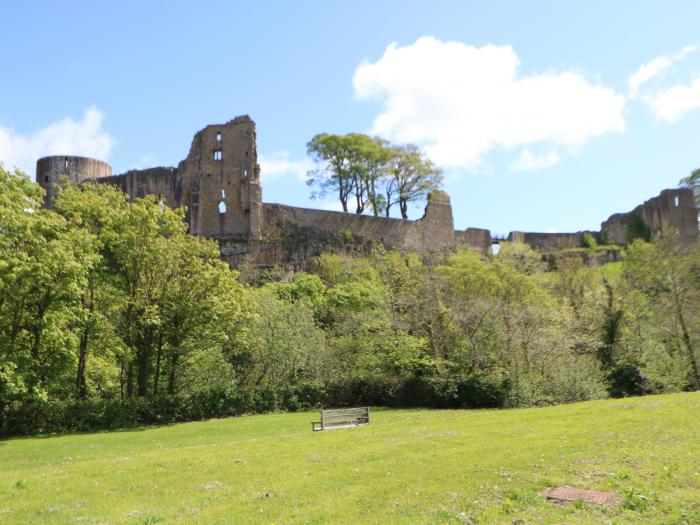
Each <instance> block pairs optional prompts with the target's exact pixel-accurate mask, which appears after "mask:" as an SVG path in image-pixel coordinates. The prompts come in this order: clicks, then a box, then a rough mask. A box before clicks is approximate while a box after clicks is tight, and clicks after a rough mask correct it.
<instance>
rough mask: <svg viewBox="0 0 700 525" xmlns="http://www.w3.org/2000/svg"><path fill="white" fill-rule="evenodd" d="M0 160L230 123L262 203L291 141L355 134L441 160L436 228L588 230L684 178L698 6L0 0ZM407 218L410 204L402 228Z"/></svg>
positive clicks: (177, 144)
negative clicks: (243, 125)
mask: <svg viewBox="0 0 700 525" xmlns="http://www.w3.org/2000/svg"><path fill="white" fill-rule="evenodd" d="M0 19H2V21H3V30H2V32H0V64H2V67H3V70H4V71H5V75H4V79H3V82H2V83H0V161H4V163H5V164H6V165H13V164H16V165H18V166H20V167H21V168H24V169H25V170H27V171H28V172H29V173H31V174H33V171H34V162H35V160H36V158H38V157H39V156H43V155H47V154H60V153H69V154H83V155H87V156H98V157H100V158H104V159H105V160H107V161H108V162H110V163H111V164H112V166H113V169H114V172H115V173H120V172H123V171H126V170H127V169H131V168H145V167H150V166H157V165H177V163H178V162H179V161H180V160H181V159H183V158H184V157H185V156H186V154H187V151H188V149H189V145H190V141H191V139H192V136H193V134H194V133H195V132H196V131H197V130H199V129H201V128H202V127H204V126H205V125H207V124H210V123H219V122H225V121H227V120H229V119H231V118H233V117H234V116H236V115H240V114H249V115H250V116H251V117H252V118H253V119H254V120H255V121H256V123H257V126H258V153H259V155H260V157H261V165H262V168H263V196H264V199H265V201H267V202H281V203H285V204H291V205H298V206H309V207H326V208H329V209H331V208H333V206H334V204H333V203H331V202H317V201H311V200H310V199H309V189H308V188H307V187H306V185H305V184H304V183H303V180H302V178H303V173H304V172H305V170H306V169H307V168H308V166H309V159H308V158H307V156H306V147H305V145H306V142H308V140H309V139H310V138H311V137H312V136H313V135H314V134H316V133H318V132H322V131H326V132H332V133H347V132H371V133H380V134H381V135H382V136H385V137H386V138H389V139H392V140H394V141H397V142H400V141H410V142H414V143H417V144H419V145H420V146H422V147H424V148H425V150H426V152H427V153H428V154H429V155H430V156H431V157H432V158H433V160H435V161H436V162H438V163H439V164H440V165H441V166H443V167H444V169H445V173H446V185H445V186H446V189H447V191H448V192H449V193H450V195H451V198H452V204H453V209H454V218H455V225H456V226H457V227H458V228H465V227H467V226H475V227H484V228H489V229H491V230H492V231H493V232H494V233H506V232H508V231H511V230H525V231H547V230H556V231H576V230H580V229H596V228H598V226H599V224H600V222H601V221H602V220H604V219H605V218H607V217H608V215H610V214H611V213H614V212H621V211H628V210H630V209H632V208H633V207H634V206H636V205H637V204H639V203H641V202H642V201H644V200H645V199H647V198H649V197H652V196H655V195H657V194H658V193H659V191H660V190H662V189H664V188H667V187H674V186H676V185H677V183H678V180H679V179H680V178H681V177H684V176H686V175H687V174H688V173H689V172H690V171H691V170H692V169H694V168H697V167H700V49H698V50H696V49H695V46H696V45H698V44H700V33H698V29H697V21H698V20H700V3H698V2H691V1H688V2H664V3H661V2H640V1H636V2H624V1H620V2H595V1H586V2H535V1H531V2H488V3H487V2H480V3H476V2H466V1H459V2H440V1H431V2H411V1H402V2H390V1H386V2H379V1H376V0H375V1H371V2H370V1H353V2H328V1H325V2H320V1H319V2H312V1H303V2H259V3H257V2H246V3H242V2H241V3H237V2H199V3H197V4H195V3H193V2H176V1H168V2H157V1H151V2H128V1H122V2H118V3H117V2H111V3H110V2H70V1H68V2H61V3H58V2H42V1H35V2H31V3H29V2H10V1H3V2H0ZM420 214H421V210H419V209H416V210H413V211H412V215H413V217H418V216H420Z"/></svg>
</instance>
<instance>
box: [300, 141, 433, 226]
mask: <svg viewBox="0 0 700 525" xmlns="http://www.w3.org/2000/svg"><path fill="white" fill-rule="evenodd" d="M307 149H308V153H309V155H311V156H312V157H313V159H314V160H315V161H316V163H317V165H318V167H317V168H316V169H315V170H313V171H311V172H309V179H308V181H307V183H308V184H309V186H314V187H315V188H316V190H315V191H314V192H313V193H312V194H311V196H312V198H316V197H320V198H322V197H325V196H326V195H328V194H336V195H337V196H338V200H339V201H340V203H341V205H342V207H343V211H345V212H347V211H348V207H349V206H352V205H353V204H354V205H355V213H363V212H364V211H365V209H369V210H371V212H372V213H373V214H374V215H375V216H378V215H380V214H384V215H386V216H387V217H389V215H390V213H391V208H392V207H393V206H398V207H399V210H400V213H401V216H402V217H403V218H404V219H406V218H408V206H409V204H410V203H412V202H416V201H419V200H422V199H424V198H425V197H426V196H427V195H428V193H429V192H431V191H432V190H435V189H438V188H439V187H440V184H441V183H442V171H441V170H440V169H439V168H437V167H436V166H435V165H434V164H433V163H432V161H430V159H428V158H427V157H426V156H425V154H424V153H422V152H421V150H420V149H419V148H417V147H416V146H413V145H410V144H409V145H402V146H396V145H391V144H389V143H388V142H387V141H385V140H383V139H381V138H379V137H369V136H367V135H363V134H360V133H348V134H347V135H331V134H328V133H320V134H318V135H316V136H314V137H313V138H312V139H311V140H310V141H309V143H308V144H307ZM353 201H354V203H353Z"/></svg>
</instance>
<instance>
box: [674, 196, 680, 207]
mask: <svg viewBox="0 0 700 525" xmlns="http://www.w3.org/2000/svg"><path fill="white" fill-rule="evenodd" d="M673 205H674V206H675V207H676V208H678V207H679V206H680V205H681V199H680V197H679V196H678V195H676V196H675V197H674V198H673Z"/></svg>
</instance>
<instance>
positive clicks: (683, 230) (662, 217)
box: [600, 188, 698, 246]
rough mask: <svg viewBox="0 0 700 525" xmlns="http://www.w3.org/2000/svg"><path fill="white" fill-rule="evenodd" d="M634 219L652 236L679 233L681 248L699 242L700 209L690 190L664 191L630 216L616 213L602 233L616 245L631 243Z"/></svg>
mask: <svg viewBox="0 0 700 525" xmlns="http://www.w3.org/2000/svg"><path fill="white" fill-rule="evenodd" d="M633 215H636V216H637V217H639V218H641V219H643V220H644V222H645V223H646V225H647V226H648V227H649V229H650V232H651V234H652V235H659V234H660V233H662V232H676V233H677V234H678V238H679V241H680V242H681V244H683V245H686V246H689V245H691V244H693V243H695V242H696V241H697V239H698V209H697V207H696V205H695V198H694V196H693V192H692V190H691V189H689V188H678V189H671V190H664V191H662V192H661V193H660V194H659V196H658V197H653V198H651V199H649V200H648V201H645V202H644V204H640V205H639V206H637V207H636V208H635V209H634V210H632V211H631V212H629V213H616V214H614V215H611V216H610V217H609V218H608V220H606V221H605V222H603V224H601V228H600V229H601V233H602V234H603V235H604V236H605V237H607V240H608V241H609V242H612V243H616V244H625V243H626V242H627V240H628V239H627V226H628V224H629V222H630V219H631V218H632V216H633Z"/></svg>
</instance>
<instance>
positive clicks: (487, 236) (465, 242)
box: [455, 228, 493, 255]
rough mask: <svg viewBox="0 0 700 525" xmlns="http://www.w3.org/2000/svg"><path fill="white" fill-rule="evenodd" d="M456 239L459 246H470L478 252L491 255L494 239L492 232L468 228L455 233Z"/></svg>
mask: <svg viewBox="0 0 700 525" xmlns="http://www.w3.org/2000/svg"><path fill="white" fill-rule="evenodd" d="M455 239H456V241H457V245H458V246H468V247H470V248H471V249H473V250H476V251H477V252H479V253H481V254H484V255H487V254H489V253H491V245H492V243H493V239H492V238H491V232H490V231H489V230H484V229H482V228H467V229H466V230H463V231H460V230H457V231H455Z"/></svg>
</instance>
